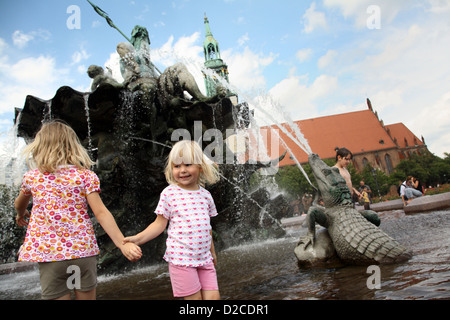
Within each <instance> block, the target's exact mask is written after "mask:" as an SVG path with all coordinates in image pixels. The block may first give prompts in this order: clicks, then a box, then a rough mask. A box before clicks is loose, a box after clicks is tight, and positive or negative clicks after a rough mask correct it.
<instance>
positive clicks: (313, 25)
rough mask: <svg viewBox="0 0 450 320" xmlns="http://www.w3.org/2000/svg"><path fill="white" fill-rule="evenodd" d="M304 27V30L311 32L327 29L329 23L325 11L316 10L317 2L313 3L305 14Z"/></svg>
mask: <svg viewBox="0 0 450 320" xmlns="http://www.w3.org/2000/svg"><path fill="white" fill-rule="evenodd" d="M303 20H304V28H303V32H305V33H311V32H313V31H314V30H316V29H327V28H328V24H327V20H326V18H325V14H324V13H323V12H318V11H316V3H315V2H313V3H311V6H310V7H309V8H308V9H307V10H306V12H305V14H304V15H303Z"/></svg>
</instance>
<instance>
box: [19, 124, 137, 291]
mask: <svg viewBox="0 0 450 320" xmlns="http://www.w3.org/2000/svg"><path fill="white" fill-rule="evenodd" d="M24 154H25V155H26V156H27V162H28V165H29V167H30V168H34V167H35V168H36V169H32V170H30V171H28V172H26V173H25V175H24V177H23V181H22V186H21V189H20V193H19V196H18V197H17V199H16V200H15V208H16V211H17V216H16V222H17V224H18V225H19V226H26V225H28V228H27V232H26V235H25V240H24V243H23V245H22V247H21V249H20V251H19V261H35V262H39V273H40V279H41V288H42V297H43V298H44V299H70V297H71V291H72V289H75V295H76V298H77V299H95V297H96V285H97V259H96V256H97V255H98V254H99V248H98V245H97V240H96V238H95V234H94V229H93V226H92V222H91V220H90V218H89V215H88V212H87V211H88V205H89V206H90V208H91V209H92V211H93V213H94V215H95V217H96V219H97V221H98V222H99V223H100V225H101V226H102V227H103V229H104V230H105V231H106V233H107V234H108V235H109V236H110V238H111V239H112V240H113V242H114V244H115V245H116V246H117V247H118V248H119V249H120V250H121V251H122V253H123V254H124V255H125V256H126V257H127V258H128V259H129V260H131V261H136V260H138V259H139V258H140V257H141V255H142V253H141V250H140V248H139V247H138V246H137V245H135V244H132V243H127V244H123V239H124V236H123V234H122V233H121V232H120V230H119V228H118V226H117V224H116V222H115V220H114V217H113V216H112V215H111V213H110V212H109V210H108V209H107V208H106V207H105V205H104V204H103V202H102V200H101V198H100V195H99V193H100V182H99V179H98V177H97V175H96V174H95V173H94V172H93V171H90V170H89V168H90V167H91V166H92V165H93V162H92V160H91V159H90V158H89V155H88V153H87V151H86V150H85V149H84V147H83V146H82V145H81V143H80V141H79V139H78V137H77V135H76V133H75V131H73V129H72V128H70V127H69V126H68V125H66V124H64V123H62V122H61V121H51V122H48V123H44V124H43V125H42V128H41V129H40V130H39V132H38V133H37V134H36V137H35V139H34V141H33V142H32V143H30V144H29V145H28V146H27V147H26V148H25V150H24ZM31 198H33V208H32V211H31V216H30V214H29V212H28V210H27V207H28V203H29V201H30V200H31ZM28 217H29V218H30V219H29V222H27V220H26V218H28ZM69 267H71V268H70V269H69ZM74 270H78V271H79V277H80V278H79V279H74V281H73V282H71V281H70V279H69V277H71V276H72V274H73V272H74ZM78 280H79V281H78Z"/></svg>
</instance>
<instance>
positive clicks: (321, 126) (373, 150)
mask: <svg viewBox="0 0 450 320" xmlns="http://www.w3.org/2000/svg"><path fill="white" fill-rule="evenodd" d="M367 106H368V109H367V110H362V111H355V112H349V113H342V114H338V115H332V116H325V117H318V118H312V119H306V120H300V121H295V123H296V124H297V125H298V126H299V128H300V130H301V132H302V134H303V136H304V137H305V138H306V140H307V141H308V144H309V146H310V147H311V150H312V151H313V152H314V153H317V154H318V155H319V156H320V157H321V158H322V159H334V158H335V155H336V148H341V147H345V148H347V149H349V150H350V151H351V152H352V153H353V165H354V167H355V168H356V170H357V171H361V170H362V169H363V168H364V166H366V165H367V164H370V165H371V166H372V167H373V168H377V169H380V170H382V171H383V172H385V173H386V174H390V173H392V172H393V170H394V168H395V167H396V166H397V165H398V164H399V162H400V161H401V160H402V159H406V158H408V157H410V156H411V155H412V154H414V153H415V154H419V155H423V154H426V153H429V151H428V148H427V146H426V144H425V140H424V139H423V137H422V139H418V138H417V137H416V136H415V135H414V133H412V132H411V131H410V130H409V129H408V128H407V127H406V126H405V125H404V124H403V123H395V124H391V125H385V124H384V123H383V120H380V119H379V117H378V114H377V112H376V111H374V110H373V108H372V104H371V103H370V100H369V99H367ZM286 127H287V126H286ZM272 128H274V129H278V128H277V127H276V126H273V127H272ZM267 131H268V132H269V134H268V135H267V141H271V139H272V138H271V137H270V130H267ZM278 133H279V135H280V138H281V139H282V140H283V141H285V142H286V144H287V146H288V147H289V150H291V151H292V153H293V154H294V155H295V158H296V159H297V160H298V161H299V162H300V163H301V164H303V163H307V161H308V158H307V154H306V153H305V152H304V151H303V150H302V149H301V148H300V147H299V146H298V145H297V144H295V143H294V142H293V141H292V140H291V139H290V138H288V137H287V135H286V134H285V133H283V132H282V131H281V130H278ZM266 145H267V143H266ZM267 149H268V153H269V155H270V158H272V159H273V158H276V157H278V155H281V154H283V152H285V151H286V149H287V148H286V146H284V145H283V143H279V150H278V153H277V150H271V146H270V142H269V145H267ZM279 165H280V166H287V165H295V161H294V160H293V157H292V156H290V154H289V152H288V153H287V155H286V157H285V158H284V159H283V160H282V161H281V162H280V164H279Z"/></svg>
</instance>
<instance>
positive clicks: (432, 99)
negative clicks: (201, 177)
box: [0, 0, 450, 157]
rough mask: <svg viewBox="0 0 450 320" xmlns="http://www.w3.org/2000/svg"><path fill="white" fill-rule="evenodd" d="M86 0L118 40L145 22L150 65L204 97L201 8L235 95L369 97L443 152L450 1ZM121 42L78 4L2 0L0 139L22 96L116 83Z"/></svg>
mask: <svg viewBox="0 0 450 320" xmlns="http://www.w3.org/2000/svg"><path fill="white" fill-rule="evenodd" d="M92 2H93V3H94V4H96V5H97V6H99V7H100V8H101V9H103V10H104V11H106V12H107V13H108V15H109V17H110V18H111V19H112V21H113V22H114V24H115V25H116V26H117V27H118V28H119V29H120V30H122V31H123V32H124V33H125V34H126V35H127V36H129V35H130V33H131V30H132V29H133V27H134V26H135V25H141V26H144V27H146V28H147V29H148V31H149V34H150V40H151V58H152V61H153V63H154V64H155V65H156V66H157V67H158V68H159V69H160V70H164V69H165V68H167V67H168V66H170V65H173V64H174V63H175V62H177V61H182V62H185V63H187V64H189V70H191V72H192V73H193V74H194V76H195V77H196V79H198V80H197V83H198V84H199V87H200V89H201V90H202V91H203V92H205V89H204V84H203V79H202V78H201V73H200V72H199V70H200V68H199V67H197V68H196V67H195V66H201V65H202V64H203V63H204V56H203V47H202V46H203V40H204V38H205V26H204V17H205V14H206V16H207V17H208V19H209V23H210V27H211V30H212V33H213V36H214V38H215V39H216V40H217V41H218V42H219V45H220V52H221V57H222V59H223V60H224V62H225V63H226V64H227V65H228V70H229V80H230V84H231V86H232V87H234V88H237V90H238V94H239V97H240V100H241V101H242V100H244V101H246V100H252V101H253V100H255V101H258V99H260V101H261V100H266V101H267V100H270V101H274V103H276V104H277V105H278V106H281V108H282V110H283V112H284V113H285V114H286V115H287V116H288V117H289V118H291V119H292V120H303V119H309V118H314V117H320V116H328V115H333V114H338V113H345V112H352V111H359V110H366V109H367V105H366V99H367V98H369V99H370V100H371V102H372V106H373V108H374V109H375V110H376V111H377V113H378V115H379V118H380V119H381V120H383V121H384V123H385V124H394V123H399V122H403V123H404V124H405V125H406V126H407V127H408V128H409V129H410V130H411V131H412V132H413V133H414V134H415V135H416V136H417V137H418V138H419V139H420V138H421V137H424V138H425V142H426V144H427V146H428V148H429V150H430V151H431V152H432V153H434V154H435V155H437V156H440V157H443V156H444V152H450V142H449V141H450V121H449V120H450V61H449V59H450V58H449V57H450V0H395V1H392V0H316V1H299V0H279V1H273V0H169V1H161V0H92ZM122 41H126V40H125V38H124V37H123V36H122V35H121V34H120V33H119V32H118V31H117V30H115V29H113V28H111V27H110V26H109V25H108V24H107V23H106V21H105V19H103V18H102V17H100V16H99V15H98V14H97V13H96V12H95V11H94V10H93V8H92V7H91V6H90V4H89V3H88V2H87V1H85V0H39V1H31V0H14V1H1V2H0V137H5V136H6V133H7V132H10V131H11V128H12V126H13V118H14V110H15V108H22V107H23V105H24V102H25V98H26V96H27V95H33V96H35V97H38V98H41V99H44V100H48V99H51V98H53V97H54V95H55V93H56V90H57V89H58V88H59V87H61V86H66V85H67V86H71V87H72V88H74V89H75V90H78V91H81V92H88V91H90V84H91V79H90V78H89V77H88V76H87V74H86V70H87V68H88V67H89V66H90V65H92V64H95V65H99V66H103V67H107V66H108V67H109V68H110V69H112V70H113V74H114V75H115V76H117V77H118V78H120V74H119V73H118V71H117V61H118V60H117V59H118V58H117V53H116V45H117V44H118V43H119V42H122ZM1 143H5V139H3V140H2V139H0V144H1ZM0 149H1V148H0ZM313 151H314V150H313Z"/></svg>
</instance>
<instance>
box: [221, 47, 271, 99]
mask: <svg viewBox="0 0 450 320" xmlns="http://www.w3.org/2000/svg"><path fill="white" fill-rule="evenodd" d="M276 57H277V55H276V54H274V53H270V54H269V55H264V54H262V53H260V54H258V53H255V52H253V51H252V50H251V49H250V48H249V47H245V49H244V51H240V52H233V51H232V50H225V51H224V52H223V53H222V58H223V59H224V60H225V61H226V62H227V64H228V69H229V71H230V75H229V78H230V79H229V80H230V83H231V84H232V85H233V86H235V87H237V88H239V89H240V90H243V91H251V90H258V89H261V88H264V87H265V85H266V79H265V77H264V74H263V71H264V69H265V68H266V67H267V66H269V65H270V64H271V63H272V62H273V61H274V60H275V58H276Z"/></svg>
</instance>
